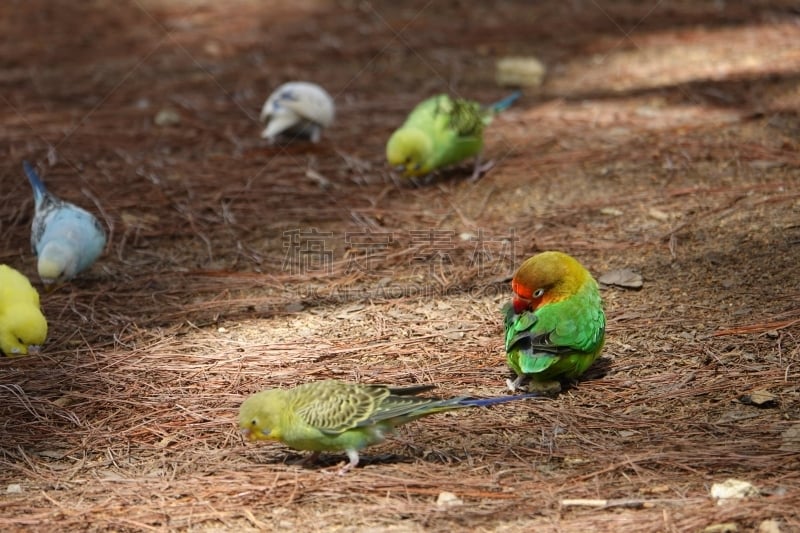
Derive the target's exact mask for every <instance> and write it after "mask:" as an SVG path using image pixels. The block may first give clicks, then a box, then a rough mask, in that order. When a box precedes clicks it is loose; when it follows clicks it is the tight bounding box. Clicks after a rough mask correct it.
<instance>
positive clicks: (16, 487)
mask: <svg viewBox="0 0 800 533" xmlns="http://www.w3.org/2000/svg"><path fill="white" fill-rule="evenodd" d="M21 493H22V485H20V484H19V483H11V484H9V485H8V487H6V494H21Z"/></svg>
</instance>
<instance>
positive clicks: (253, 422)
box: [250, 418, 258, 426]
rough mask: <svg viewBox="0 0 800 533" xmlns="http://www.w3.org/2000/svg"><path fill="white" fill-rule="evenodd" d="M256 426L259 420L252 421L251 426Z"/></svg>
mask: <svg viewBox="0 0 800 533" xmlns="http://www.w3.org/2000/svg"><path fill="white" fill-rule="evenodd" d="M256 424H258V420H256V419H255V418H254V419H253V420H251V421H250V425H251V426H255V425H256Z"/></svg>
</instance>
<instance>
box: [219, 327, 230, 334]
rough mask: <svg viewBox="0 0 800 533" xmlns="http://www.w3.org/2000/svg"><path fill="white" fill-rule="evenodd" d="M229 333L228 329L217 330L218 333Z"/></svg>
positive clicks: (220, 328)
mask: <svg viewBox="0 0 800 533" xmlns="http://www.w3.org/2000/svg"><path fill="white" fill-rule="evenodd" d="M227 332H228V330H227V328H224V327H222V326H220V327H218V328H217V333H227Z"/></svg>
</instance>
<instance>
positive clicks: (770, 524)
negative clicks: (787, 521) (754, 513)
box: [758, 519, 781, 533]
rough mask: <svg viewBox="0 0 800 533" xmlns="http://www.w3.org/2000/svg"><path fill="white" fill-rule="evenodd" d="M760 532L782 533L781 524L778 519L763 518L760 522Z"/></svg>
mask: <svg viewBox="0 0 800 533" xmlns="http://www.w3.org/2000/svg"><path fill="white" fill-rule="evenodd" d="M758 533H781V525H780V523H778V521H777V520H772V519H770V520H762V521H761V523H760V524H758Z"/></svg>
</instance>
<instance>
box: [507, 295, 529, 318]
mask: <svg viewBox="0 0 800 533" xmlns="http://www.w3.org/2000/svg"><path fill="white" fill-rule="evenodd" d="M511 305H513V306H514V312H515V313H516V314H520V313H522V312H523V311H526V310H527V309H528V308H529V307H530V305H531V302H530V300H528V299H526V298H522V297H521V296H519V295H517V294H515V295H514V298H513V299H512V300H511Z"/></svg>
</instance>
